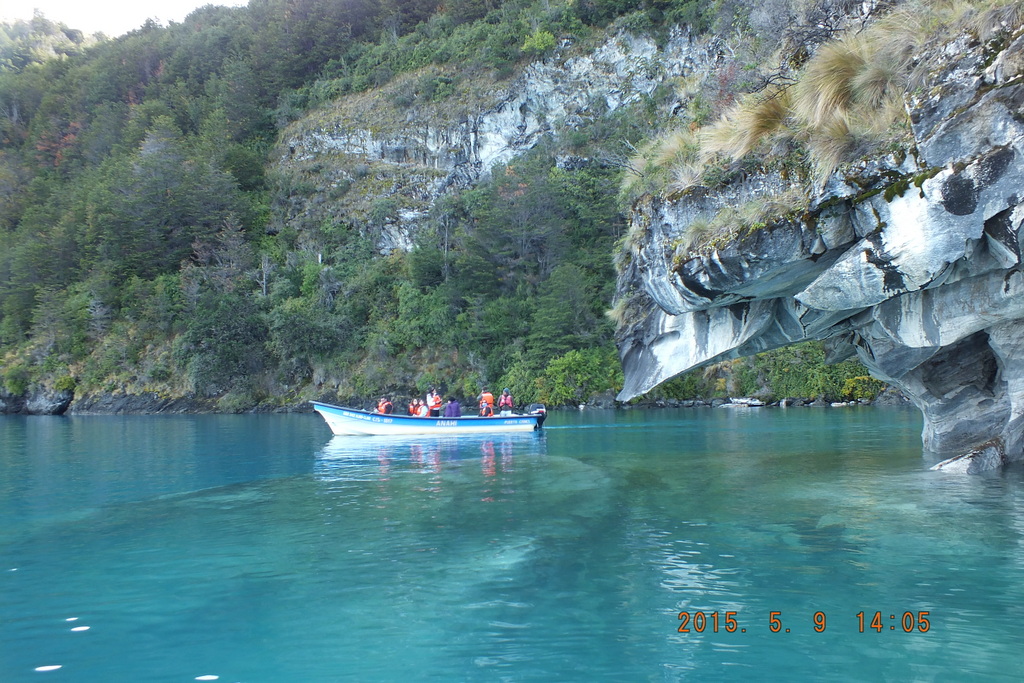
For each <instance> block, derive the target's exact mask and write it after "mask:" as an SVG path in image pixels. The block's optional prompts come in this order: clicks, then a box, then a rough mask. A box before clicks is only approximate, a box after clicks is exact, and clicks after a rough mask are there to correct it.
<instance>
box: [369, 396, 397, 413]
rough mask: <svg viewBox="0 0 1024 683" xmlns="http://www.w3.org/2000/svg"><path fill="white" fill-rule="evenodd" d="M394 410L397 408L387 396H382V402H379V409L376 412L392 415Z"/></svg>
mask: <svg viewBox="0 0 1024 683" xmlns="http://www.w3.org/2000/svg"><path fill="white" fill-rule="evenodd" d="M394 409H395V406H394V405H392V403H391V401H390V400H389V399H388V397H387V396H381V397H380V400H379V401H377V409H376V410H375V411H374V412H376V413H384V414H385V415H390V414H391V412H392V411H394Z"/></svg>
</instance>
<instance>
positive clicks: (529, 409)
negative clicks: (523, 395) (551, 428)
mask: <svg viewBox="0 0 1024 683" xmlns="http://www.w3.org/2000/svg"><path fill="white" fill-rule="evenodd" d="M525 412H526V414H527V415H539V416H540V419H539V420H537V427H538V428H539V427H543V426H544V420H545V419H546V418H547V416H548V409H547V408H545V407H544V404H543V403H531V404H530V405H528V406H526V408H525Z"/></svg>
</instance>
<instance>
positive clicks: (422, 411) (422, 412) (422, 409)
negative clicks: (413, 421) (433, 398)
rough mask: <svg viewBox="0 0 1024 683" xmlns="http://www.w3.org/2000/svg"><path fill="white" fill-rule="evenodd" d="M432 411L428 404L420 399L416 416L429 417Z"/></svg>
mask: <svg viewBox="0 0 1024 683" xmlns="http://www.w3.org/2000/svg"><path fill="white" fill-rule="evenodd" d="M430 412H431V411H430V409H429V408H427V404H426V403H424V402H423V401H420V402H419V406H418V407H417V409H416V417H429V416H430Z"/></svg>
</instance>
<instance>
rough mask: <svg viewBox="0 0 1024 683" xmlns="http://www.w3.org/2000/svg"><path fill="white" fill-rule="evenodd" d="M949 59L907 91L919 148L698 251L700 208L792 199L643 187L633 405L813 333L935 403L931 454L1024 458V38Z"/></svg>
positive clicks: (624, 282) (959, 458) (634, 297)
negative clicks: (666, 194) (694, 238)
mask: <svg viewBox="0 0 1024 683" xmlns="http://www.w3.org/2000/svg"><path fill="white" fill-rule="evenodd" d="M964 48H965V46H963V45H960V46H953V47H952V48H951V49H946V50H945V51H944V53H945V54H948V55H949V62H948V64H947V65H946V66H945V67H941V66H940V67H937V68H936V69H934V70H933V71H932V75H931V77H930V78H931V81H930V82H928V83H925V84H924V85H923V86H922V87H920V88H918V89H917V90H916V91H915V92H916V93H921V94H918V95H915V96H908V100H907V104H908V111H909V114H910V118H911V121H912V130H913V135H914V139H915V146H914V148H913V149H912V150H909V151H908V153H906V154H900V155H891V156H888V157H885V158H881V159H876V160H872V161H870V162H865V163H862V164H860V165H858V166H857V167H856V168H853V169H846V170H844V171H843V172H841V173H837V174H835V175H833V176H832V177H831V178H830V179H829V181H828V182H827V183H826V185H825V186H824V188H822V189H821V191H820V192H818V194H817V195H816V196H815V197H813V198H811V199H809V200H808V203H807V207H806V211H804V212H803V213H802V214H800V215H798V216H797V217H796V218H793V219H791V220H788V221H784V222H781V223H778V224H774V225H770V226H767V227H764V228H762V229H759V230H756V231H753V232H750V233H748V234H746V235H744V236H741V237H739V238H737V239H735V240H733V241H732V242H731V243H729V244H728V245H725V246H722V247H720V248H717V249H712V250H710V251H702V252H699V253H677V247H675V246H674V245H678V244H679V243H680V242H681V236H682V235H684V233H685V231H686V229H687V227H688V226H689V224H690V223H691V222H692V221H694V220H697V218H698V217H699V216H707V215H713V214H714V213H715V212H716V211H717V210H719V209H721V208H722V207H725V206H729V205H736V204H737V203H742V202H744V201H750V200H751V199H757V198H759V197H765V196H768V195H772V194H781V193H782V192H784V191H785V190H786V189H787V183H786V181H785V180H783V179H782V178H780V177H776V176H769V175H765V176H762V177H759V178H754V179H748V181H747V182H746V183H745V184H744V185H743V186H742V187H738V188H737V187H732V188H728V189H726V190H724V191H718V192H701V191H690V192H688V193H686V194H685V195H684V196H681V197H678V198H675V199H666V198H662V197H645V198H643V199H642V200H640V201H639V202H638V203H637V205H636V207H635V211H634V215H633V218H632V220H633V223H634V225H633V230H634V232H635V235H636V239H634V240H633V241H632V247H631V248H630V249H629V251H628V253H626V254H625V255H624V256H623V258H622V263H621V267H620V278H619V287H618V296H619V299H620V309H621V310H622V311H623V316H622V320H623V322H622V323H621V325H620V328H619V332H618V337H619V349H620V356H621V358H622V363H623V368H624V371H625V375H626V381H625V386H624V388H623V390H622V392H621V393H620V395H619V399H620V400H628V399H630V398H632V397H634V396H637V395H640V394H642V393H645V392H647V391H649V390H650V389H652V388H653V387H655V386H656V385H658V384H659V383H661V382H663V381H665V380H667V379H670V378H671V377H674V376H675V375H678V374H679V373H681V372H684V371H686V370H689V369H692V368H696V367H699V366H701V365H706V364H709V363H714V362H718V361H721V360H724V359H728V358H736V357H741V356H746V355H752V354H755V353H758V352H761V351H765V350H769V349H772V348H778V347H780V346H785V345H788V344H793V343H797V342H800V341H804V340H809V339H823V340H826V344H827V346H828V348H829V350H830V352H831V354H832V356H833V358H835V359H841V358H845V357H849V356H851V355H853V354H856V355H857V356H858V357H859V358H860V360H861V361H862V362H863V363H864V364H865V365H866V366H867V367H868V368H869V370H870V371H871V373H872V374H873V375H874V376H876V377H878V378H880V379H883V380H885V381H887V382H889V383H891V384H893V385H895V386H897V387H899V388H900V389H901V390H902V391H903V392H904V393H906V394H907V395H908V396H909V397H910V398H911V400H912V401H913V402H914V403H915V404H916V405H917V406H918V407H919V408H920V409H921V411H922V413H923V415H924V432H923V442H924V447H925V449H926V450H927V451H929V452H933V453H939V454H947V455H952V456H955V457H954V458H953V459H951V460H950V461H949V462H946V463H944V464H943V465H942V467H943V468H944V469H949V470H954V471H963V472H973V471H980V470H983V469H991V468H993V467H997V466H999V465H1001V464H1005V463H1006V462H1009V461H1014V460H1021V459H1024V429H1022V427H1024V423H1022V420H1024V417H1022V416H1024V274H1022V272H1021V246H1020V245H1021V240H1022V229H1024V206H1022V205H1021V203H1022V200H1021V197H1022V195H1024V115H1022V104H1024V74H1022V69H1021V67H1020V66H1019V65H1020V64H1022V63H1024V59H1022V56H1024V38H1022V37H1018V38H1017V39H1016V40H1012V41H1009V42H1008V44H1007V45H1006V46H1005V47H1004V48H1003V49H1002V51H1001V52H999V53H998V55H997V56H996V58H995V59H994V60H993V59H992V58H991V55H989V56H988V57H986V56H985V55H984V54H982V51H981V50H978V49H973V50H971V49H964Z"/></svg>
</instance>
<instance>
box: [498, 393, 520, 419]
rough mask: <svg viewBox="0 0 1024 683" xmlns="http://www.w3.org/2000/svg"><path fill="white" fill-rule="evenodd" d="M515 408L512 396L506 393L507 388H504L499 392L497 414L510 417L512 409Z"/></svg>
mask: <svg viewBox="0 0 1024 683" xmlns="http://www.w3.org/2000/svg"><path fill="white" fill-rule="evenodd" d="M515 407H516V405H515V401H513V400H512V394H510V393H508V388H507V387H506V388H505V389H503V390H502V391H501V396H499V397H498V412H499V413H501V414H502V415H511V414H512V409H513V408H515Z"/></svg>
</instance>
